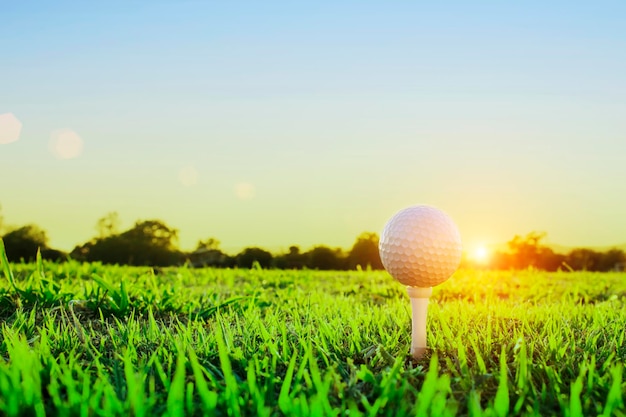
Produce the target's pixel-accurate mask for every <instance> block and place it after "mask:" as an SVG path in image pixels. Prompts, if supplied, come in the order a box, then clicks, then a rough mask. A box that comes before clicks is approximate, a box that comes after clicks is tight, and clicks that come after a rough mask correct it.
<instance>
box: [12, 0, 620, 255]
mask: <svg viewBox="0 0 626 417" xmlns="http://www.w3.org/2000/svg"><path fill="white" fill-rule="evenodd" d="M551 4H552V3H550V2H532V1H531V4H526V3H525V4H524V6H521V5H518V4H517V3H514V2H503V3H498V4H497V5H495V4H486V3H485V4H474V3H463V2H455V3H453V4H446V5H443V4H439V3H437V2H395V3H393V4H387V3H383V2H361V3H343V2H326V1H322V2H316V3H315V4H314V5H313V3H311V4H310V5H307V4H306V3H299V2H293V3H288V2H274V1H269V2H262V3H258V4H257V3H251V4H247V5H246V7H245V12H243V11H242V10H243V9H242V8H241V7H240V6H237V5H235V4H234V3H233V4H231V3H229V2H217V3H216V2H145V1H143V0H140V1H138V2H125V3H120V2H87V3H85V4H84V5H83V6H81V7H82V8H80V10H76V7H75V5H74V4H73V3H72V2H67V1H65V0H62V1H60V2H59V3H58V4H57V3H55V6H54V7H52V6H50V7H46V8H45V11H42V12H41V13H33V12H32V10H31V9H30V8H29V7H28V6H27V3H24V2H10V7H8V9H6V10H4V9H3V10H2V12H1V13H3V17H4V20H3V24H2V25H0V26H1V27H0V47H1V50H2V56H3V57H5V58H6V60H5V61H6V62H7V64H6V65H4V64H0V80H2V81H3V82H0V144H2V146H0V171H1V172H0V190H2V193H1V195H0V205H1V206H2V213H1V214H2V216H3V218H4V221H5V224H7V225H11V226H19V225H24V224H30V223H35V224H37V225H39V226H40V227H41V228H42V229H45V230H46V232H47V233H48V235H49V237H50V245H51V246H53V247H58V248H60V249H64V250H71V249H72V248H73V247H74V246H75V245H76V244H79V243H83V242H86V241H88V240H89V239H91V238H92V237H93V233H94V232H93V230H94V224H95V222H96V221H97V220H98V219H99V218H100V217H102V216H103V215H104V214H106V213H108V212H111V211H117V212H119V215H120V219H121V222H122V225H121V227H122V228H125V227H129V226H131V225H132V224H134V222H135V221H137V220H138V219H145V218H155V219H161V220H163V221H164V222H166V223H167V224H168V225H170V226H171V227H173V228H176V229H177V230H179V237H180V240H179V242H180V246H181V247H183V248H193V247H195V245H196V242H197V241H198V240H199V239H205V238H207V237H215V238H217V239H219V240H220V241H221V242H222V245H223V247H224V248H226V249H228V250H231V251H236V250H238V249H240V248H242V247H245V246H247V245H250V244H255V245H259V246H263V247H266V248H268V249H271V250H277V251H279V250H283V249H285V250H286V248H289V246H291V245H299V246H301V247H302V248H306V247H311V246H313V245H317V244H327V245H329V246H332V247H342V248H349V247H351V246H352V245H353V244H354V241H355V239H356V237H357V236H359V235H360V234H361V233H363V232H366V231H368V232H375V233H380V232H381V230H382V228H383V226H384V224H385V222H386V220H387V219H388V218H389V217H390V216H391V215H392V214H393V213H395V212H397V211H398V210H400V209H402V208H404V207H408V206H412V205H416V204H429V205H433V206H435V207H438V208H440V209H442V210H443V211H445V212H446V213H448V214H449V215H450V216H451V217H452V218H453V219H454V221H455V223H456V224H457V225H458V228H459V231H460V234H461V236H462V238H463V241H464V242H470V243H469V244H468V247H467V248H465V250H466V252H467V253H466V256H467V259H475V260H476V261H478V260H481V262H487V260H488V259H489V256H490V254H489V253H488V251H487V253H485V250H483V249H481V250H477V252H476V253H474V249H475V246H472V242H482V246H485V247H486V248H490V247H496V246H495V245H497V244H504V243H506V242H507V241H508V240H510V239H511V238H512V237H513V236H515V235H525V234H527V233H529V232H531V231H541V232H546V233H547V237H546V241H549V242H550V243H554V244H556V245H562V246H567V247H608V246H613V245H617V246H620V245H624V244H626V221H624V209H623V208H624V207H626V185H624V184H625V182H624V181H623V178H626V164H625V163H623V160H624V155H625V154H626V144H625V143H626V142H624V132H626V118H625V117H624V104H623V103H625V102H626V88H625V87H624V74H623V73H624V71H623V68H624V65H625V64H626V56H625V55H624V54H623V53H622V51H625V50H626V38H624V37H623V36H617V35H616V34H619V33H623V22H622V21H621V20H620V19H621V16H623V15H624V14H625V13H626V10H621V9H620V8H622V9H623V8H624V7H626V6H618V5H617V4H616V5H615V6H614V8H615V10H613V11H612V12H611V13H608V12H601V11H600V9H601V8H597V11H592V8H591V7H586V6H585V7H583V6H581V5H574V4H573V5H568V6H567V9H568V11H567V13H562V11H561V10H559V9H558V8H557V7H556V6H552V5H551ZM625 4H626V3H625ZM618 9H619V10H618ZM450 10H454V13H451V12H450ZM607 10H608V9H607ZM591 14H593V15H594V18H591V17H590V15H591ZM84 16H90V20H89V24H85V21H84V19H82V17H84ZM120 16H123V18H121V17H120ZM583 23H584V24H583ZM59 28H62V30H60V29H59ZM24 34H28V36H25V35H24ZM3 62H4V61H3ZM564 74H566V76H564ZM18 139H19V140H18ZM4 144H8V145H6V146H5V145H4ZM583 168H584V169H583ZM42 200H45V202H46V204H45V207H44V206H42V204H41V201H42ZM69 211H71V212H72V214H71V215H68V212H69ZM591 225H593V227H592V226H591ZM484 236H488V239H485V238H483V237H484ZM492 245H494V246H492ZM476 246H480V245H476ZM491 261H492V262H494V261H495V260H494V259H491Z"/></svg>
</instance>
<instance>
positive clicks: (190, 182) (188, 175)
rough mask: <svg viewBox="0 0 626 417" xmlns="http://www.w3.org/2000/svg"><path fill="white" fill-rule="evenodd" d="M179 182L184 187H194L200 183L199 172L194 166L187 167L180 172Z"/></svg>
mask: <svg viewBox="0 0 626 417" xmlns="http://www.w3.org/2000/svg"><path fill="white" fill-rule="evenodd" d="M178 180H179V181H180V183H181V184H182V185H183V186H184V187H193V186H194V185H196V184H197V183H198V170H197V169H196V167H195V166H193V165H187V166H184V167H182V168H181V169H180V171H179V172H178Z"/></svg>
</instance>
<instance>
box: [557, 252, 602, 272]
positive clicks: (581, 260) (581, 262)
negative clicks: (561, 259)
mask: <svg viewBox="0 0 626 417" xmlns="http://www.w3.org/2000/svg"><path fill="white" fill-rule="evenodd" d="M601 257H602V254H601V253H598V252H596V251H594V250H591V249H586V248H579V249H574V250H572V251H570V252H569V253H568V254H567V256H566V257H565V262H566V263H567V265H569V266H570V267H571V268H572V269H573V270H575V271H597V270H598V266H599V265H600V259H601Z"/></svg>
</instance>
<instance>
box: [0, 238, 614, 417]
mask: <svg viewBox="0 0 626 417" xmlns="http://www.w3.org/2000/svg"><path fill="white" fill-rule="evenodd" d="M0 255H1V258H2V269H3V274H4V278H5V279H4V280H1V279H0V322H1V323H2V324H1V326H2V328H1V329H0V414H2V415H6V416H44V415H51V416H100V415H101V416H128V415H134V416H151V417H152V416H161V415H164V416H183V415H198V416H201V415H217V416H240V415H244V416H257V415H258V416H280V415H288V416H361V415H363V416H377V415H383V416H408V415H411V416H415V415H417V416H455V415H470V416H506V415H531V416H532V415H536V416H548V415H562V416H582V415H585V416H588V415H600V416H624V415H626V408H625V407H624V398H623V393H624V392H625V391H626V380H625V379H624V375H623V368H624V358H626V340H625V336H624V333H625V332H624V330H625V329H626V274H623V273H621V274H620V273H606V274H599V273H594V274H591V273H550V274H549V273H543V272H538V271H524V272H518V273H513V272H481V271H459V272H457V273H456V274H455V276H454V277H453V278H452V279H451V280H450V281H448V282H446V283H445V284H442V285H441V286H438V287H436V288H435V289H434V293H433V297H432V298H431V305H430V310H429V317H428V328H429V335H428V337H429V340H428V342H429V345H430V350H429V352H428V354H427V355H426V357H425V358H423V359H422V360H420V361H413V360H412V359H411V358H410V357H409V356H408V349H409V345H410V340H409V338H410V310H409V309H410V306H409V302H408V298H407V295H406V291H405V289H404V288H403V287H402V286H400V285H399V284H397V283H396V282H395V281H393V279H392V278H390V277H389V276H388V275H387V274H386V273H384V272H373V271H354V272H318V271H272V270H270V271H263V270H259V269H252V270H217V269H199V270H195V269H189V268H184V267H183V268H176V269H165V270H162V271H158V273H155V271H153V270H152V269H150V268H130V267H114V266H102V265H98V264H79V263H74V262H68V263H64V264H53V263H44V262H42V261H41V259H39V260H38V262H37V263H35V264H14V265H9V264H8V262H6V257H5V256H4V248H3V246H2V245H0Z"/></svg>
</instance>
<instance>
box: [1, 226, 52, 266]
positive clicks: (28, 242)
mask: <svg viewBox="0 0 626 417" xmlns="http://www.w3.org/2000/svg"><path fill="white" fill-rule="evenodd" d="M2 240H3V241H4V247H5V249H6V254H7V258H8V259H9V261H11V262H19V261H22V260H23V261H25V262H32V261H34V260H35V258H36V257H37V250H38V249H41V251H42V256H43V251H44V250H46V249H47V248H48V236H47V235H46V232H45V231H44V230H43V229H41V228H40V227H39V226H37V225H34V224H28V225H26V226H22V227H20V228H17V229H15V230H12V231H10V232H8V233H7V234H5V235H4V236H3V237H2Z"/></svg>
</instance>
